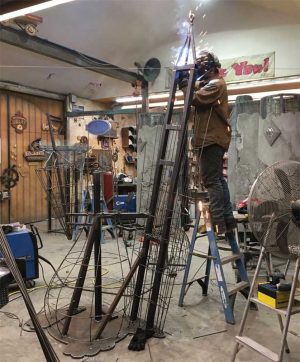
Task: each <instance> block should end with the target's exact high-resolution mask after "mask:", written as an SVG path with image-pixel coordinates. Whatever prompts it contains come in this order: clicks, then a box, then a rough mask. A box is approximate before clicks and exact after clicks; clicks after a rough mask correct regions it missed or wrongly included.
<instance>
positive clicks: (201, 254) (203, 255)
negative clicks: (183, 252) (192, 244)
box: [192, 251, 216, 260]
mask: <svg viewBox="0 0 300 362" xmlns="http://www.w3.org/2000/svg"><path fill="white" fill-rule="evenodd" d="M192 255H194V256H198V257H199V258H204V259H211V260H214V259H216V258H215V257H214V256H212V255H208V254H205V253H201V252H200V251H193V252H192Z"/></svg>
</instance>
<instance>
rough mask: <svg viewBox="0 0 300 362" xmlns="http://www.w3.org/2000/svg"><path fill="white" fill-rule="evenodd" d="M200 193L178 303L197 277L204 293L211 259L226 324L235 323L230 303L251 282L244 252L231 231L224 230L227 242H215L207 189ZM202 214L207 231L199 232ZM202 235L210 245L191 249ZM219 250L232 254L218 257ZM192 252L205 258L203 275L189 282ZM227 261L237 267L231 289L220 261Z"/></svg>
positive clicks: (222, 262)
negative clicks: (224, 244)
mask: <svg viewBox="0 0 300 362" xmlns="http://www.w3.org/2000/svg"><path fill="white" fill-rule="evenodd" d="M198 194H199V193H198ZM200 194H202V196H201V197H202V201H200V205H201V210H200V211H198V212H197V216H196V220H195V226H194V230H193V234H192V238H191V243H190V248H189V255H188V258H187V265H186V268H185V273H184V277H183V282H182V286H181V291H180V297H179V303H178V305H179V306H180V307H182V306H183V301H184V297H185V295H186V293H187V291H188V289H189V287H190V286H191V285H192V284H193V283H194V282H195V281H197V282H198V284H199V285H200V286H201V288H202V294H203V295H204V296H206V295H207V292H208V285H209V278H210V272H211V264H212V261H213V265H214V269H215V272H216V279H217V282H218V288H219V291H220V297H221V302H222V306H223V311H224V314H225V319H226V322H227V323H229V324H235V319H234V314H233V307H234V302H235V298H236V295H237V293H238V292H241V293H242V295H243V296H244V297H245V298H247V297H248V291H249V286H250V283H249V278H248V274H247V271H246V268H245V265H244V260H243V254H242V253H241V252H240V248H239V246H238V243H237V241H236V239H235V235H234V232H231V233H226V239H227V241H228V245H226V247H223V246H219V245H218V243H217V241H216V237H215V233H214V230H213V228H212V224H211V219H210V212H209V202H208V198H207V193H205V192H201V193H200ZM203 195H204V196H203ZM201 215H202V217H203V219H204V224H205V226H206V234H204V235H198V226H199V224H200V219H201ZM204 236H207V238H208V244H209V246H208V253H207V254H205V253H202V252H196V251H195V250H194V248H195V243H196V240H197V239H198V238H201V237H204ZM219 250H226V251H230V252H231V255H228V256H225V257H222V258H221V256H220V252H219ZM193 256H196V257H200V258H205V259H206V269H205V275H204V276H203V277H200V278H198V279H196V280H193V281H191V282H188V277H189V272H190V267H191V262H192V257H193ZM228 263H235V266H236V270H237V271H238V273H239V275H238V278H237V283H236V284H235V285H234V287H233V288H231V289H229V287H228V286H227V283H226V279H225V275H224V270H223V265H225V264H228Z"/></svg>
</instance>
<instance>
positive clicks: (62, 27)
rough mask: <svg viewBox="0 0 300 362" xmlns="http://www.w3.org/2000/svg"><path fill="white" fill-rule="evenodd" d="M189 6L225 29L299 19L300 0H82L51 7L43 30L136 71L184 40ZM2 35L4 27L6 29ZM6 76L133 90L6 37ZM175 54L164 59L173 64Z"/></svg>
mask: <svg viewBox="0 0 300 362" xmlns="http://www.w3.org/2000/svg"><path fill="white" fill-rule="evenodd" d="M2 1H6V2H7V0H2ZM189 10H192V11H194V12H195V15H196V17H195V25H194V32H195V36H196V40H197V35H198V34H199V33H200V32H201V31H207V32H208V33H219V32H223V31H230V30H239V29H255V28H259V27H268V26H276V25H280V24H291V23H299V14H300V1H299V0H285V1H284V6H283V2H282V0H197V1H196V0H185V1H183V0H126V1H124V0H75V1H73V2H70V3H67V4H64V5H59V6H57V7H53V8H50V9H47V10H43V11H41V12H39V13H37V14H36V15H39V16H42V17H43V22H42V23H41V24H40V25H39V26H38V36H39V37H41V38H45V39H47V40H49V41H51V42H54V43H58V44H61V45H63V46H66V47H68V48H71V49H75V50H77V51H80V52H81V53H84V54H86V55H89V56H93V57H95V58H97V59H100V60H103V61H106V62H109V63H111V64H114V65H117V66H119V67H121V68H126V69H130V70H133V71H136V67H135V66H134V62H135V61H138V62H142V63H144V62H145V61H146V60H147V59H149V58H150V57H155V56H156V54H155V49H157V48H159V47H164V46H165V47H168V46H170V44H171V43H174V42H178V46H180V45H181V43H182V40H181V38H182V37H181V36H180V34H182V32H184V33H185V32H186V30H185V28H183V23H184V22H185V21H186V20H187V16H188V13H189ZM0 35H1V34H0ZM0 64H1V68H0V80H2V81H10V82H16V83H20V84H22V85H27V86H31V87H36V88H40V89H43V90H48V91H51V92H57V93H63V94H68V93H73V94H76V95H77V96H80V97H84V98H90V99H99V98H106V97H112V96H118V95H122V94H131V93H132V87H131V85H130V84H128V83H126V82H122V81H118V80H115V79H112V78H108V77H106V76H103V75H101V74H98V73H95V72H92V71H90V70H86V69H79V68H76V67H74V66H71V65H68V64H66V63H63V62H60V61H57V60H54V59H51V58H47V57H45V56H42V55H39V54H36V53H32V52H29V51H27V50H24V49H20V48H17V47H15V46H12V45H8V44H5V43H3V42H1V43H0ZM169 66H170V60H169V59H164V60H162V67H169Z"/></svg>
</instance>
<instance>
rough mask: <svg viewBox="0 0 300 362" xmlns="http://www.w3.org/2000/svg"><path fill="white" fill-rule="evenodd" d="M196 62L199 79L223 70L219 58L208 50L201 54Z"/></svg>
mask: <svg viewBox="0 0 300 362" xmlns="http://www.w3.org/2000/svg"><path fill="white" fill-rule="evenodd" d="M196 62H197V68H198V72H197V73H198V74H197V79H199V78H201V77H203V76H204V75H205V74H206V73H209V72H210V71H211V70H214V69H217V68H221V63H220V61H219V58H218V57H217V56H216V55H215V54H214V53H212V52H208V51H206V50H203V51H201V52H200V53H199V55H198V57H197V59H196Z"/></svg>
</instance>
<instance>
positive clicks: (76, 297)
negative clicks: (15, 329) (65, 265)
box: [62, 217, 99, 336]
mask: <svg viewBox="0 0 300 362" xmlns="http://www.w3.org/2000/svg"><path fill="white" fill-rule="evenodd" d="M97 225H99V217H94V221H93V225H92V226H91V228H90V231H89V235H88V239H87V242H86V247H85V251H84V255H83V258H82V262H81V265H80V269H79V273H78V278H77V280H76V284H75V287H74V291H73V295H72V298H71V302H70V305H69V309H68V312H67V317H66V318H65V320H64V325H63V328H62V335H63V336H65V335H67V334H68V330H69V327H70V323H71V319H72V316H73V314H74V311H75V310H76V308H77V307H78V305H79V301H80V297H81V294H82V288H83V285H84V282H85V278H86V273H87V270H88V266H89V262H90V258H91V254H92V250H93V245H94V240H95V234H97V233H96V228H97Z"/></svg>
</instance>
